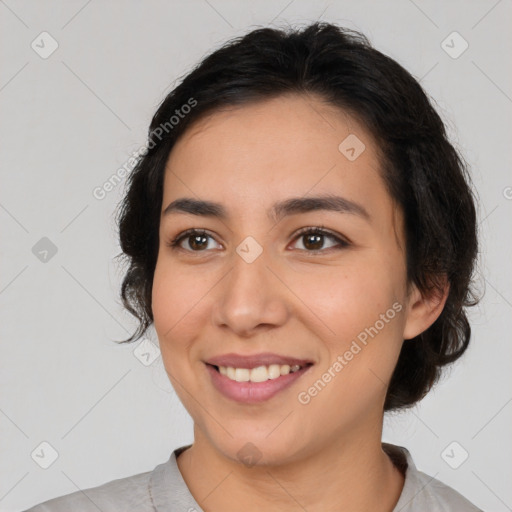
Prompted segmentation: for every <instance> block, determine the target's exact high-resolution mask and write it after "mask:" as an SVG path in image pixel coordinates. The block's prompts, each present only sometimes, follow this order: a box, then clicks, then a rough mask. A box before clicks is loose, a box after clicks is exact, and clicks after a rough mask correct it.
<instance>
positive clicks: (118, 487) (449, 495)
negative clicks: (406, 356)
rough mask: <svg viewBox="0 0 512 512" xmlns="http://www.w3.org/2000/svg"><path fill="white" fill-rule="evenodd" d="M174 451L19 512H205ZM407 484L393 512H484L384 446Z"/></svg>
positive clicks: (403, 452) (398, 449) (403, 453)
mask: <svg viewBox="0 0 512 512" xmlns="http://www.w3.org/2000/svg"><path fill="white" fill-rule="evenodd" d="M189 446H190V445H188V446H182V447H180V448H177V449H176V450H174V451H173V452H172V454H171V456H170V457H169V460H167V461H166V462H164V463H163V464H159V465H158V466H156V468H155V469H154V470H153V471H148V472H146V473H139V474H137V475H133V476H130V477H126V478H121V479H118V480H112V481H111V482H107V483H105V484H103V485H100V486H99V487H92V488H89V489H84V490H83V491H76V492H73V493H71V494H67V495H65V496H60V497H58V498H53V499H51V500H48V501H45V502H44V503H40V504H39V505H36V506H34V507H32V508H30V509H28V510H26V511H23V512H98V511H101V512H155V511H156V512H203V511H202V509H201V507H200V506H199V505H198V504H197V503H196V501H195V500H194V498H193V497H192V495H191V494H190V491H189V489H188V487H187V484H186V483H185V481H184V480H183V477H182V476H181V473H180V470H179V468H178V465H177V463H176V457H177V456H178V455H179V454H180V453H181V452H182V451H183V450H185V449H186V448H188V447H189ZM382 447H383V449H384V451H385V452H386V453H387V454H388V455H389V456H390V458H391V460H392V461H393V463H394V464H395V466H397V467H398V468H399V469H400V470H401V471H402V473H404V472H405V483H404V488H403V490H402V493H401V494H400V499H399V500H398V503H397V504H396V506H395V508H394V509H393V512H483V511H482V510H481V509H479V508H477V507H476V506H475V505H473V504H472V503H470V502H469V501H468V500H467V499H466V498H464V496H462V495H461V494H459V493H458V492H457V491H455V490H454V489H452V488H451V487H448V486H447V485H445V484H443V483H442V482H440V481H439V480H436V479H435V478H432V477H430V476H428V475H426V474H425V473H422V472H421V471H418V470H417V469H416V466H415V465H414V462H413V460H412V457H411V454H410V453H409V450H407V448H404V447H403V446H396V445H392V444H389V443H382Z"/></svg>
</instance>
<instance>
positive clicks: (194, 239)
mask: <svg viewBox="0 0 512 512" xmlns="http://www.w3.org/2000/svg"><path fill="white" fill-rule="evenodd" d="M208 238H212V239H213V237H212V236H211V235H209V234H208V233H207V232H206V231H205V230H204V229H187V231H184V232H183V233H180V234H179V235H178V236H177V237H176V238H175V239H174V240H171V241H169V242H167V243H166V245H167V246H168V247H171V248H173V249H176V248H178V249H184V250H186V251H189V252H203V249H207V248H208ZM182 240H183V241H187V243H188V245H189V247H190V248H191V249H185V248H184V247H182V246H181V242H182Z"/></svg>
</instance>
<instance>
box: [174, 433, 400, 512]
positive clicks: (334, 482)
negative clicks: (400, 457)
mask: <svg viewBox="0 0 512 512" xmlns="http://www.w3.org/2000/svg"><path fill="white" fill-rule="evenodd" d="M377 430H378V431H375V432H373V434H372V435H370V436H369V435H368V434H369V433H368V432H365V433H362V432H360V431H359V432H357V433H352V434H348V435H344V436H343V438H342V437H341V436H339V438H338V439H337V440H333V441H332V442H331V443H328V444H327V445H326V446H324V447H323V449H319V450H316V451H315V452H314V453H312V454H309V455H307V456H304V457H302V458H300V459H298V460H295V461H294V462H293V463H289V464H286V465H255V466H252V467H247V466H245V465H243V464H241V463H240V462H238V461H234V460H232V459H231V458H228V457H226V456H224V455H223V454H222V453H221V452H219V451H218V450H217V449H216V448H215V447H214V446H212V444H211V443H210V442H209V440H208V439H207V438H206V437H205V436H204V435H203V434H202V432H201V431H200V430H199V429H198V428H196V427H194V444H193V445H192V446H191V447H190V448H189V449H187V450H185V451H184V452H183V453H182V454H181V455H179V457H178V459H177V463H178V468H179V470H180V472H181V474H182V476H183V479H184V480H185V483H186V484H187V486H188V488H189V490H190V492H191V493H192V495H193V496H194V498H195V500H196V501H197V503H198V504H199V505H200V506H201V508H203V510H205V511H206V512H217V511H221V510H222V511H223V512H235V511H239V510H241V509H242V510H244V512H253V511H259V510H262V509H265V508H266V509H267V510H280V511H283V512H287V511H292V510H293V511H296V510H298V509H299V508H302V509H305V510H308V512H317V511H318V512H334V511H337V512H340V511H349V510H380V511H382V512H392V511H393V509H394V508H395V505H396V503H397V502H398V499H399V497H400V494H401V492H402V488H403V485H404V476H403V475H402V473H401V472H400V471H399V470H398V469H397V468H396V467H395V466H394V465H393V463H392V462H391V459H390V458H389V457H388V455H386V453H385V452H384V451H383V449H382V444H381V434H382V424H381V425H380V428H379V429H377ZM298 507H299V508H298Z"/></svg>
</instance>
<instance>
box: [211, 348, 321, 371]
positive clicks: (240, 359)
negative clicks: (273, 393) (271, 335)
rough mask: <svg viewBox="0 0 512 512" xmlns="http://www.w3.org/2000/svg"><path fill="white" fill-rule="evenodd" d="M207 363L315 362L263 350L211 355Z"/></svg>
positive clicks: (243, 365) (250, 365)
mask: <svg viewBox="0 0 512 512" xmlns="http://www.w3.org/2000/svg"><path fill="white" fill-rule="evenodd" d="M206 363H207V364H211V365H213V366H226V367H228V366H230V367H232V368H248V369H251V368H257V367H258V366H268V365H271V364H279V365H285V364H288V365H290V366H293V365H299V366H306V365H308V364H313V361H310V360H309V359H299V358H297V357H290V356H282V355H279V354H273V353H271V352H262V353H260V354H253V355H242V354H234V353H231V354H222V355H220V356H215V357H211V358H209V359H208V360H207V361H206Z"/></svg>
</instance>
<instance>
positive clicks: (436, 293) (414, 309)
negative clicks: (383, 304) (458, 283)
mask: <svg viewBox="0 0 512 512" xmlns="http://www.w3.org/2000/svg"><path fill="white" fill-rule="evenodd" d="M449 292H450V283H449V282H448V278H447V276H443V277H441V279H440V282H439V284H438V285H437V286H435V287H433V288H432V290H430V291H427V292H424V293H423V294H422V293H421V292H420V290H419V289H418V288H417V286H416V285H415V284H412V285H411V290H410V292H409V297H408V304H407V313H406V314H407V316H406V320H405V325H404V333H403V338H404V340H410V339H412V338H415V337H416V336H418V335H419V334H421V333H422V332H424V331H426V330H427V329H428V328H429V327H430V326H431V325H432V324H433V323H434V322H435V321H436V320H437V318H438V317H439V315H440V314H441V312H442V311H443V308H444V305H445V303H446V299H447V298H448V293H449Z"/></svg>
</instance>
